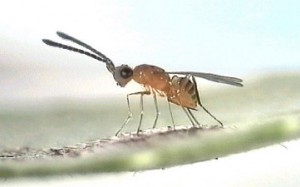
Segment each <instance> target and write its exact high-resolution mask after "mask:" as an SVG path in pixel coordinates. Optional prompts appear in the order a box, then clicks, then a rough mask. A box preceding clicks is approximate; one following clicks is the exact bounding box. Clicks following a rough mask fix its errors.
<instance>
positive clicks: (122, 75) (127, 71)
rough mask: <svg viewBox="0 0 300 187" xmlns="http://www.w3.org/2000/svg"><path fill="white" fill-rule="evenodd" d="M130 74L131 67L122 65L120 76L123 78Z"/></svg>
mask: <svg viewBox="0 0 300 187" xmlns="http://www.w3.org/2000/svg"><path fill="white" fill-rule="evenodd" d="M132 74H133V72H132V69H131V68H129V67H124V68H123V69H122V70H121V72H120V75H121V77H122V78H124V79H128V78H129V77H131V76H132Z"/></svg>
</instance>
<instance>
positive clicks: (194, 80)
mask: <svg viewBox="0 0 300 187" xmlns="http://www.w3.org/2000/svg"><path fill="white" fill-rule="evenodd" d="M192 80H193V83H194V85H195V90H196V96H197V101H198V104H199V105H200V107H201V108H203V110H204V111H205V112H206V113H207V114H208V115H210V116H211V117H212V118H213V119H214V120H216V121H217V122H218V123H219V124H220V125H221V126H222V127H223V123H222V122H221V121H220V120H218V119H217V118H216V117H215V116H214V115H213V114H212V113H210V112H209V111H208V110H207V109H206V108H205V107H204V106H203V105H202V103H201V102H200V96H199V92H198V88H197V83H196V79H195V77H194V76H192Z"/></svg>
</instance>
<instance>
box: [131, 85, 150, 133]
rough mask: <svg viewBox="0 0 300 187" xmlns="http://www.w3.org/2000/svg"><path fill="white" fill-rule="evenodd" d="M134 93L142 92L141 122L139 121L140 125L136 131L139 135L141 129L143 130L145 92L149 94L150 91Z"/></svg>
mask: <svg viewBox="0 0 300 187" xmlns="http://www.w3.org/2000/svg"><path fill="white" fill-rule="evenodd" d="M134 94H140V95H141V101H140V107H141V114H140V122H139V126H138V129H137V131H136V134H137V135H138V134H139V132H140V130H141V126H142V121H143V116H144V98H143V96H144V94H147V95H149V94H150V91H144V92H136V93H134Z"/></svg>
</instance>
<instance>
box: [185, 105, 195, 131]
mask: <svg viewBox="0 0 300 187" xmlns="http://www.w3.org/2000/svg"><path fill="white" fill-rule="evenodd" d="M181 108H182V109H183V111H184V112H185V114H186V115H187V117H188V118H189V120H190V122H191V123H192V125H193V126H194V127H195V126H196V124H195V123H194V121H193V119H192V118H191V116H190V114H189V112H187V110H188V109H186V108H184V107H183V106H181Z"/></svg>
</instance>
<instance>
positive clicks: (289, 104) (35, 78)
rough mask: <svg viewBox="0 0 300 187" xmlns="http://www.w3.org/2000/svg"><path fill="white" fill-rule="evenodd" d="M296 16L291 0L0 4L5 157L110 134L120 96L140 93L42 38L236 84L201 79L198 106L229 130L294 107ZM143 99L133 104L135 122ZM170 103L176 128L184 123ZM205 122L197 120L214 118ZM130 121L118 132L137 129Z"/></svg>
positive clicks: (122, 112)
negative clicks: (238, 82) (8, 152)
mask: <svg viewBox="0 0 300 187" xmlns="http://www.w3.org/2000/svg"><path fill="white" fill-rule="evenodd" d="M299 9H300V2H299V1H297V0H290V1H269V0H263V1H262V0H252V1H244V0H243V1H241V0H230V1H229V0H226V1H223V0H189V1H180V0H176V1H174V0H172V1H170V0H166V1H158V0H152V1H138V0H110V1H104V0H88V1H79V0H73V1H64V0H51V1H38V0H27V1H20V0H4V1H2V2H1V6H0V29H1V30H0V150H2V149H10V148H18V147H24V146H25V147H27V146H28V147H34V148H48V147H53V146H64V145H70V144H75V143H78V142H86V141H88V140H93V139H98V138H101V137H106V136H111V135H113V134H114V133H115V131H116V130H117V129H118V127H119V126H120V125H121V124H122V122H123V120H124V119H125V117H126V115H127V106H126V100H125V96H126V94H128V93H131V92H134V91H139V90H140V89H141V87H140V86H139V85H136V84H130V85H128V86H127V87H126V88H120V87H118V86H116V83H115V82H114V80H113V78H112V76H111V74H110V73H109V72H108V71H107V70H106V67H105V65H104V64H103V63H101V62H98V61H95V60H93V59H91V58H88V57H86V56H84V55H80V54H75V53H72V52H69V51H65V50H62V49H57V48H52V47H49V46H46V45H45V44H44V43H42V39H43V38H48V39H52V40H54V41H58V42H62V43H67V44H70V43H68V42H65V41H63V40H61V39H60V38H59V37H58V36H56V34H55V32H56V31H63V32H65V33H68V34H70V35H71V36H74V37H76V38H78V39H80V40H82V41H84V42H86V43H88V44H90V45H91V46H93V47H94V48H96V49H98V50H99V51H101V52H102V53H104V54H105V55H106V56H108V57H109V58H111V59H112V60H113V62H114V63H115V64H116V65H120V64H128V65H130V66H131V67H134V66H136V65H139V64H143V63H146V64H153V65H157V66H160V67H162V68H164V69H166V70H167V71H200V72H211V73H215V74H221V75H229V76H235V77H240V78H242V79H243V80H244V84H245V87H244V88H242V89H241V88H234V87H230V86H226V85H220V84H216V83H212V82H208V81H203V80H200V79H199V82H198V85H199V89H200V92H201V98H202V100H203V101H204V103H205V104H206V105H207V108H209V109H210V111H211V112H212V113H214V114H215V115H216V116H218V117H219V118H220V119H221V120H222V121H223V122H224V123H225V124H236V123H240V122H241V120H243V122H248V121H251V120H255V119H257V118H260V117H266V116H270V115H275V116H276V115H277V114H279V113H285V112H288V111H298V112H299V111H300V110H299V108H300V105H299V102H297V101H299V98H300V96H299V93H300V88H299V87H300V86H299V80H300V77H299V72H300V66H299V61H300V53H299V50H300V21H299V20H300V12H299ZM71 45H73V44H71ZM74 46H76V45H74ZM138 102H139V99H138V98H134V97H133V98H132V106H133V111H134V115H136V116H138V111H139V104H138ZM146 103H147V105H145V106H146V108H147V109H146V110H147V111H146V113H147V114H149V115H146V116H145V117H146V119H145V121H146V123H145V124H143V125H145V127H144V128H147V127H150V126H151V125H152V124H151V123H152V121H153V117H154V108H153V101H152V99H151V97H150V98H146ZM148 103H149V104H148ZM159 105H160V108H161V113H162V114H161V115H162V116H161V118H160V121H159V125H160V126H166V124H171V123H170V117H169V113H168V111H167V110H165V109H166V107H167V102H166V101H165V99H163V98H162V99H160V102H159ZM245 106H246V107H245ZM173 108H174V113H175V115H174V116H176V118H175V120H176V123H177V124H186V123H188V120H187V119H186V117H185V116H184V114H183V113H182V111H178V110H176V109H175V108H176V107H173ZM270 111H271V112H270ZM177 113H178V114H177ZM200 115H203V116H201V121H202V122H205V123H208V124H210V123H212V122H213V120H211V119H210V118H209V117H207V116H206V115H205V114H203V113H202V114H200ZM178 116H183V117H182V118H181V117H178ZM134 120H135V121H133V122H132V123H131V125H129V127H127V129H125V131H129V130H135V129H136V125H137V120H138V117H135V118H134ZM147 121H149V123H150V124H149V125H148V126H147ZM267 158H269V157H267ZM219 164H220V161H219ZM219 164H218V165H219ZM210 166H211V164H210ZM267 167H269V166H267ZM223 168H227V167H223ZM219 169H220V168H216V170H219ZM216 170H214V172H215V171H216ZM237 170H239V169H237ZM225 173H226V172H225ZM279 174H280V173H279ZM281 176H282V175H281ZM196 178H197V177H196ZM210 179H211V178H210V177H208V181H211V180H210ZM271 179H272V180H273V178H272V177H271ZM208 181H206V182H208ZM212 181H214V180H212ZM249 181H252V179H251V178H249ZM246 182H247V180H246ZM222 184H224V183H222ZM243 186H244V185H243Z"/></svg>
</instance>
